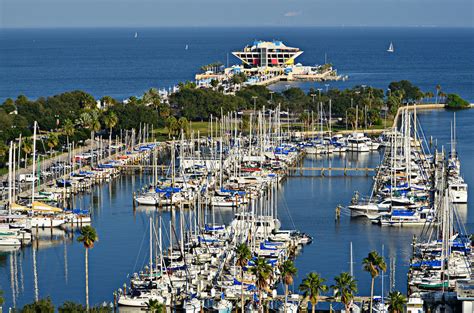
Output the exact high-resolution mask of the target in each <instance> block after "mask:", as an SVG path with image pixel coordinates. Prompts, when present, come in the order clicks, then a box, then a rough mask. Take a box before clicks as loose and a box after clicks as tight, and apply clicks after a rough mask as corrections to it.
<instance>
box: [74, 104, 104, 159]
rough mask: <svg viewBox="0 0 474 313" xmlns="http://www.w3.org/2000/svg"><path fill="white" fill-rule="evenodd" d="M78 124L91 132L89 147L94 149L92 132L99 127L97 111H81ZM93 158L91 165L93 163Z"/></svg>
mask: <svg viewBox="0 0 474 313" xmlns="http://www.w3.org/2000/svg"><path fill="white" fill-rule="evenodd" d="M79 124H81V125H82V126H83V127H85V128H87V129H89V130H90V132H91V149H92V150H94V134H95V132H97V131H99V130H100V129H101V125H100V119H99V113H98V112H97V111H96V110H90V111H86V112H83V113H82V114H81V115H80V117H79ZM93 161H94V160H93V159H92V161H91V165H92V164H93Z"/></svg>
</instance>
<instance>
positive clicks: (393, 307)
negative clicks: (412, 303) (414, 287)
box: [388, 291, 407, 313]
mask: <svg viewBox="0 0 474 313" xmlns="http://www.w3.org/2000/svg"><path fill="white" fill-rule="evenodd" d="M406 303H407V298H406V297H405V296H404V295H402V294H401V292H400V291H392V292H390V293H389V294H388V311H389V312H390V313H402V312H403V310H404V307H405V304H406Z"/></svg>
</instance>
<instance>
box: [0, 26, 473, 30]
mask: <svg viewBox="0 0 474 313" xmlns="http://www.w3.org/2000/svg"><path fill="white" fill-rule="evenodd" d="M255 27H258V28H420V29H423V28H426V29H430V28H437V29H474V25H469V26H445V25H443V26H440V25H259V26H257V25H186V26H175V25H155V26H118V25H111V26H105V25H103V26H97V25H96V26H88V25H84V26H26V27H19V26H1V27H0V31H2V30H35V29H37V30H41V29H132V28H133V29H151V28H181V29H186V28H243V29H248V28H255Z"/></svg>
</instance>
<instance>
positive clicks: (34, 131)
mask: <svg viewBox="0 0 474 313" xmlns="http://www.w3.org/2000/svg"><path fill="white" fill-rule="evenodd" d="M35 160H36V121H35V122H34V124H33V165H32V168H33V169H32V174H33V176H32V180H33V182H32V183H31V205H33V202H35V184H36V179H35V170H36V168H35V167H36V166H35Z"/></svg>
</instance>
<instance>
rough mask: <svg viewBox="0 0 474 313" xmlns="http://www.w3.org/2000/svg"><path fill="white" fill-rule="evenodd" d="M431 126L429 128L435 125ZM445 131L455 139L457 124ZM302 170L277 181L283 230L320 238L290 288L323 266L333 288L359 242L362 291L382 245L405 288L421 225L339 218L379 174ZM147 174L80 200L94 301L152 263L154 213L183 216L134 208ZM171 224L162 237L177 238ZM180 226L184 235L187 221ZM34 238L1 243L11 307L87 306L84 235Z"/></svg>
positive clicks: (319, 160) (468, 154)
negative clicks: (93, 238)
mask: <svg viewBox="0 0 474 313" xmlns="http://www.w3.org/2000/svg"><path fill="white" fill-rule="evenodd" d="M426 118H428V117H426ZM437 118H439V117H437ZM427 124H428V125H429V126H430V127H431V124H430V123H427ZM433 127H435V123H433ZM447 127H448V128H447V129H448V138H449V123H448V124H447ZM473 131H474V130H473ZM463 136H464V135H463V134H460V136H459V137H460V141H462V142H464V143H465V140H466V138H465V137H463ZM473 156H474V149H473V148H472V147H470V148H469V149H468V150H467V151H466V150H462V154H461V157H462V160H463V162H464V163H463V171H464V174H465V176H466V180H467V181H468V182H469V183H473V184H474V182H472V181H469V180H470V179H472V178H470V177H469V176H468V174H469V173H470V172H471V171H470V170H471V167H473V165H471V164H470V163H473V164H474V162H466V160H470V159H472V157H473ZM381 157H382V155H381V153H380V152H370V153H364V154H354V153H345V154H341V155H337V154H334V155H329V156H327V155H322V156H318V155H315V156H308V157H307V158H306V159H305V160H304V163H303V166H304V167H326V168H327V167H345V166H346V167H369V168H372V167H376V166H377V165H378V164H379V162H380V160H381ZM296 173H297V174H295V175H294V176H293V177H290V178H288V179H286V180H285V181H284V182H283V183H281V184H280V185H279V186H278V215H279V218H280V219H281V221H282V227H283V228H285V229H298V230H301V231H303V232H306V233H308V234H310V235H312V236H313V237H314V242H313V244H311V245H310V246H306V247H305V248H304V249H303V250H302V253H301V255H300V256H298V258H297V260H296V266H297V268H298V272H299V273H298V275H297V277H296V279H295V284H294V286H293V287H291V288H290V289H294V290H296V288H297V286H298V284H299V283H300V281H301V280H302V279H303V278H304V276H305V274H306V273H308V272H309V271H317V272H319V273H320V274H321V275H322V276H323V277H324V278H326V279H327V281H328V284H332V283H333V277H334V276H336V275H338V274H339V273H340V272H341V271H349V270H350V264H349V262H350V243H351V242H352V244H353V260H354V264H353V269H354V274H355V276H356V279H357V280H358V283H359V290H360V293H361V294H365V295H367V294H369V292H370V275H368V274H367V273H366V272H364V271H363V270H362V264H361V261H362V259H363V258H364V257H365V256H366V255H367V253H368V252H369V251H370V250H373V249H376V250H378V251H379V252H381V251H382V246H383V247H384V254H385V256H386V258H387V263H389V264H390V263H393V265H394V266H391V269H390V270H389V271H388V272H387V276H385V279H386V283H385V292H387V291H388V288H389V286H390V284H389V282H388V281H389V280H391V283H392V284H393V285H394V286H395V287H396V288H397V289H399V290H401V291H405V289H406V272H407V269H408V265H409V258H410V254H411V247H410V243H411V240H412V236H413V234H418V233H419V232H420V229H419V228H382V227H380V226H376V225H372V224H371V223H370V222H369V221H368V220H366V219H352V218H350V216H348V215H345V214H343V215H342V217H341V219H340V220H339V221H335V208H336V206H337V205H339V204H343V205H346V204H347V203H349V202H350V200H351V197H352V195H353V192H354V191H355V190H358V191H359V192H361V193H362V194H366V193H368V192H369V191H370V188H371V185H372V183H373V178H372V175H370V174H369V175H366V173H364V172H360V173H355V172H351V173H349V174H348V176H344V175H343V173H341V172H336V171H333V172H332V173H331V177H328V176H325V177H322V176H320V175H319V173H315V172H314V171H304V172H303V173H302V174H303V176H299V173H298V171H296ZM149 180H150V177H149V176H147V175H132V176H122V177H119V178H117V179H116V180H114V181H112V182H111V183H108V184H105V185H103V186H101V187H100V188H98V187H96V188H94V189H93V190H92V191H91V193H89V194H84V195H79V196H77V197H75V198H74V199H73V204H74V207H75V208H83V209H90V210H91V212H92V216H93V226H94V227H95V228H96V229H97V231H98V235H99V242H98V243H97V244H96V245H95V247H94V249H92V250H91V251H90V253H89V275H90V277H89V279H90V280H89V287H90V302H91V305H96V304H101V303H102V302H103V301H107V302H110V301H112V293H113V292H114V290H117V289H118V288H119V287H121V286H122V285H123V283H124V282H127V281H128V277H129V275H130V274H131V273H133V272H134V271H139V270H141V269H142V266H143V265H144V264H146V262H147V245H148V242H147V229H148V218H149V216H154V217H158V216H160V217H161V218H162V220H163V225H169V221H170V219H171V218H172V217H174V218H175V219H179V217H180V215H179V212H175V213H173V214H172V213H171V212H170V211H168V210H159V209H157V208H156V207H147V206H137V207H135V210H134V209H133V205H132V197H131V195H132V192H133V191H135V190H136V189H138V188H140V187H141V186H142V185H144V184H147V183H149ZM471 190H472V188H471ZM471 193H472V191H470V196H472V194H471ZM470 199H472V197H471V198H470ZM458 211H459V215H460V218H461V219H462V220H464V221H468V222H469V221H472V218H469V211H468V210H467V206H466V205H464V206H458ZM233 216H234V210H232V209H231V208H229V209H215V210H208V211H206V215H205V219H206V220H207V221H215V223H227V222H229V221H230V220H231V219H232V218H233ZM184 218H185V221H188V220H189V213H188V212H184ZM155 220H156V219H155ZM468 225H469V224H468ZM168 227H169V226H167V227H166V228H167V231H166V234H164V235H163V237H164V240H168V241H169V236H170V235H169V234H170V231H169V228H168ZM176 232H177V233H179V227H178V228H177V229H176ZM33 234H34V235H37V236H38V237H39V238H40V240H39V241H38V244H37V245H35V246H34V248H33V247H32V246H30V247H26V248H23V249H20V250H18V249H15V248H13V249H9V250H2V249H4V248H2V249H0V286H2V289H3V290H4V292H5V295H4V296H5V299H6V307H11V306H14V305H16V306H18V307H19V306H22V305H23V304H25V303H27V302H31V301H32V300H34V299H35V297H46V296H51V298H52V300H53V301H54V303H56V304H57V305H59V304H61V303H63V302H64V301H66V300H71V301H77V302H84V298H85V292H84V248H83V246H82V245H81V244H79V243H77V242H76V238H77V233H76V231H75V230H73V229H53V231H52V232H51V230H49V229H44V230H43V229H39V230H38V233H37V234H36V233H35V230H34V233H33ZM165 238H166V239H165ZM392 276H393V277H392ZM391 277H392V279H390V278H391ZM375 290H376V293H378V294H380V293H381V281H380V278H379V279H377V281H376V287H375ZM121 312H124V310H121ZM127 312H128V311H127ZM134 312H136V311H134Z"/></svg>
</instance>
